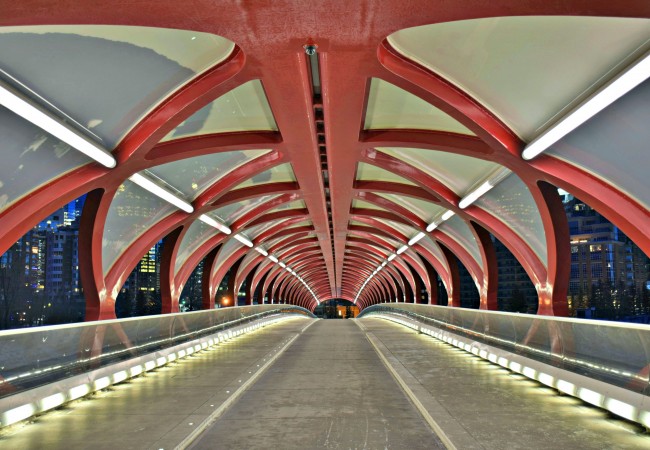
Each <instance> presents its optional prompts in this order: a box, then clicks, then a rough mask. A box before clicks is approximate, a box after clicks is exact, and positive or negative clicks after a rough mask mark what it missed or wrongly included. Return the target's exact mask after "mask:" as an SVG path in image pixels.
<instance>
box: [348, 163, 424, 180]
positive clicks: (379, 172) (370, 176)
mask: <svg viewBox="0 0 650 450" xmlns="http://www.w3.org/2000/svg"><path fill="white" fill-rule="evenodd" d="M357 180H361V181H389V182H392V183H402V184H409V185H411V186H416V184H415V183H413V182H412V181H409V180H407V179H406V178H404V177H401V176H399V175H395V174H394V173H391V172H389V171H387V170H384V169H382V168H379V167H377V166H373V165H372V164H366V163H363V162H360V163H359V164H358V165H357Z"/></svg>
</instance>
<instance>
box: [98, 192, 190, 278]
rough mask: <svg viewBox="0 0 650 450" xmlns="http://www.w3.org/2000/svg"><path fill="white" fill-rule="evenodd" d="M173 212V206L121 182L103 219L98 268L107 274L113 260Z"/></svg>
mask: <svg viewBox="0 0 650 450" xmlns="http://www.w3.org/2000/svg"><path fill="white" fill-rule="evenodd" d="M174 211H178V210H177V209H176V208H175V207H174V206H172V205H170V204H169V203H167V202H166V201H164V200H162V199H160V198H159V197H156V196H155V195H153V194H151V193H149V192H148V191H145V190H144V189H142V188H141V187H139V186H138V185H136V184H135V183H132V182H130V181H128V180H126V181H124V183H122V185H121V186H120V187H119V188H118V190H117V192H116V194H115V197H114V198H113V201H112V202H111V206H110V207H109V210H108V215H107V216H106V225H105V227H104V236H103V239H102V267H103V269H104V274H106V273H107V272H108V270H109V269H110V268H111V266H112V265H113V263H114V262H115V261H116V260H117V258H118V257H119V256H120V255H121V254H122V253H123V252H124V251H125V250H126V249H127V248H128V247H129V245H130V244H132V243H133V242H134V241H135V240H136V239H137V238H138V237H140V236H141V235H142V234H143V233H144V232H146V231H147V230H148V229H150V228H151V227H152V226H153V225H154V224H156V223H157V222H159V221H160V220H162V219H164V218H165V217H167V216H168V215H170V214H171V213H173V212H174Z"/></svg>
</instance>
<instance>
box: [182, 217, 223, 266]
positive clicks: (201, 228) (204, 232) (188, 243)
mask: <svg viewBox="0 0 650 450" xmlns="http://www.w3.org/2000/svg"><path fill="white" fill-rule="evenodd" d="M216 234H219V231H218V230H217V229H216V228H214V227H211V226H210V225H206V224H205V223H203V222H201V221H200V220H198V219H197V220H195V221H194V222H192V225H190V227H189V229H188V230H187V232H186V233H185V235H184V236H183V239H182V241H181V244H180V246H179V249H178V254H177V255H176V262H175V264H174V274H177V273H178V271H179V270H180V268H181V267H182V266H183V264H185V262H186V261H187V259H188V258H189V257H190V256H191V255H192V253H194V252H195V251H196V250H197V249H198V248H199V247H200V246H201V245H202V244H204V243H205V242H206V241H207V240H208V239H209V238H211V237H212V236H215V235H216Z"/></svg>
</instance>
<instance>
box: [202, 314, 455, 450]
mask: <svg viewBox="0 0 650 450" xmlns="http://www.w3.org/2000/svg"><path fill="white" fill-rule="evenodd" d="M192 448H193V449H206V450H207V449H215V448H227V449H269V448H274V449H312V448H331V449H384V448H389V449H411V450H412V449H431V450H433V449H436V448H444V447H442V445H441V443H440V441H439V440H438V438H437V437H436V436H435V435H434V434H433V432H432V430H431V429H430V428H429V426H428V425H427V424H426V423H425V422H424V421H423V419H422V417H421V416H420V414H419V413H418V411H417V410H416V409H415V407H414V406H413V405H412V404H411V402H410V401H409V400H408V399H407V398H406V396H405V395H404V393H403V392H402V390H401V389H400V388H399V386H398V385H397V383H396V382H395V380H394V379H393V377H392V376H391V375H390V373H389V372H388V370H387V369H386V367H385V366H384V365H383V363H382V362H381V360H380V358H379V356H378V355H377V353H376V352H375V350H374V349H373V347H372V346H371V345H370V343H369V342H368V340H367V339H366V338H365V336H364V333H363V332H362V331H361V329H360V328H359V327H357V325H356V324H355V323H354V321H352V320H320V321H318V322H317V323H315V324H314V325H313V326H311V327H310V328H309V329H307V331H305V333H304V334H303V335H302V336H301V337H300V338H299V339H298V340H297V341H296V342H294V343H293V345H291V347H290V348H289V349H288V350H287V351H286V352H285V353H284V354H283V355H282V356H280V358H279V359H278V360H277V362H276V363H275V364H274V365H273V366H272V368H270V369H269V371H267V372H266V373H265V374H264V375H262V377H261V378H260V379H259V381H258V382H257V383H255V385H254V386H253V387H252V388H251V389H250V390H249V391H247V392H246V394H244V395H243V396H242V398H241V399H240V400H239V401H238V402H237V403H236V404H235V405H234V406H233V407H232V408H231V409H230V410H229V411H228V412H227V413H226V414H225V415H224V416H223V417H222V418H221V419H219V421H217V422H216V423H215V425H214V426H213V427H212V428H210V429H209V430H207V431H206V432H205V433H204V434H203V435H202V436H201V438H200V439H199V440H198V441H197V442H196V443H195V444H194V446H193V447H192Z"/></svg>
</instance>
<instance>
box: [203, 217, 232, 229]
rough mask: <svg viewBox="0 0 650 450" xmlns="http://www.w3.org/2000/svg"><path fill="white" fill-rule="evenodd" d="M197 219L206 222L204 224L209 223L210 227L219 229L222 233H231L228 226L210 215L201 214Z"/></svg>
mask: <svg viewBox="0 0 650 450" xmlns="http://www.w3.org/2000/svg"><path fill="white" fill-rule="evenodd" d="M199 220H200V221H201V222H203V223H206V224H208V225H210V226H211V227H214V228H216V229H217V230H219V231H221V232H222V233H225V234H230V233H232V231H230V228H228V227H227V226H225V225H224V224H222V223H219V222H217V221H216V220H214V219H213V218H212V217H210V216H206V215H205V214H201V215H200V216H199Z"/></svg>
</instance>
